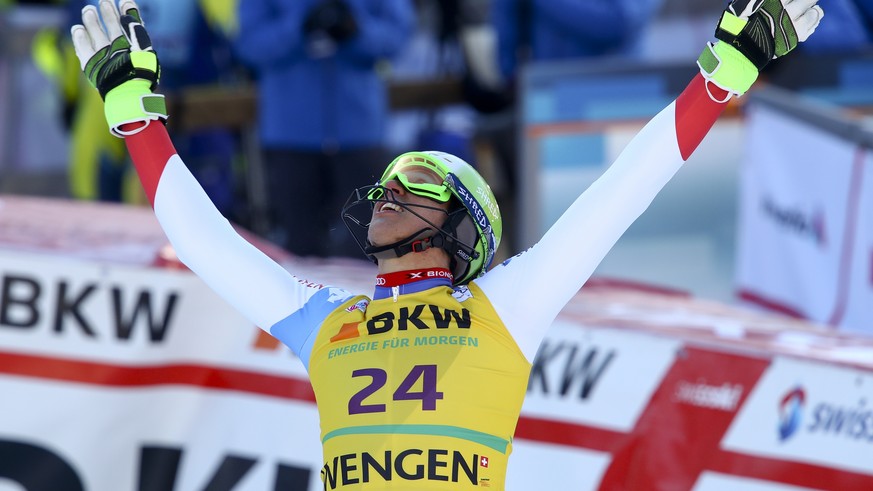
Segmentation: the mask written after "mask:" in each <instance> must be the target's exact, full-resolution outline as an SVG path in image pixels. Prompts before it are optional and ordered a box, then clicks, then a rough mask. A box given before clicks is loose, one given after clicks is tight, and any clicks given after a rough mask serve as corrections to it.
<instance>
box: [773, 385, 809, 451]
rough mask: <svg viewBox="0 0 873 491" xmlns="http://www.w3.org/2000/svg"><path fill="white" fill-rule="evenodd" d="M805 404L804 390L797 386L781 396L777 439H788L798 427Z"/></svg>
mask: <svg viewBox="0 0 873 491" xmlns="http://www.w3.org/2000/svg"><path fill="white" fill-rule="evenodd" d="M805 405H806V391H804V390H803V387H800V386H797V387H795V388H793V389H791V390H790V391H788V393H786V394H785V395H784V396H783V397H782V401H781V402H780V403H779V440H780V441H783V442H784V441H785V440H787V439H789V438H790V437H791V436H792V435H794V433H796V432H797V429H798V428H800V423H801V420H802V419H803V408H804V406H805Z"/></svg>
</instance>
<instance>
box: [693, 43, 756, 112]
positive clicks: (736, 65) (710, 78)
mask: <svg viewBox="0 0 873 491" xmlns="http://www.w3.org/2000/svg"><path fill="white" fill-rule="evenodd" d="M697 66H699V67H700V73H701V74H702V75H703V78H705V79H706V81H707V82H710V83H712V84H715V85H716V86H718V87H720V88H722V89H724V90H726V91H728V92H730V93H731V94H734V95H736V96H741V95H743V94H744V93H746V91H747V90H749V87H751V86H752V84H753V83H755V80H757V78H758V68H757V67H756V66H755V65H754V63H752V62H751V61H749V59H748V58H746V56H745V55H743V54H742V53H740V52H739V51H738V50H737V49H736V48H734V47H733V46H731V45H730V44H727V43H725V42H721V41H719V42H718V43H716V44H712V43H706V49H704V50H703V52H702V53H700V57H698V58H697ZM718 102H724V101H718Z"/></svg>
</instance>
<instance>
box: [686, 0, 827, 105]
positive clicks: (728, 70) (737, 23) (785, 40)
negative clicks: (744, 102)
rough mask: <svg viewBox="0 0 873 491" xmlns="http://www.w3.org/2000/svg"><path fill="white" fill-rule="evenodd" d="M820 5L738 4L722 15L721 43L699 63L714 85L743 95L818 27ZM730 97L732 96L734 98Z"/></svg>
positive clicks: (808, 0)
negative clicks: (769, 65)
mask: <svg viewBox="0 0 873 491" xmlns="http://www.w3.org/2000/svg"><path fill="white" fill-rule="evenodd" d="M817 2H818V0H734V1H732V2H731V3H730V4H729V5H728V7H727V8H726V9H725V10H724V12H723V13H722V16H721V19H720V20H719V23H718V26H717V27H716V30H715V37H716V39H718V42H716V43H715V44H713V43H707V46H706V49H704V50H703V53H701V54H700V57H699V58H698V59H697V65H698V66H699V67H700V72H701V73H702V74H703V76H704V78H706V80H707V81H708V82H711V83H713V84H715V85H716V86H718V87H721V88H722V89H724V90H726V91H728V92H729V94H735V95H738V96H739V95H742V94H743V93H745V92H746V91H747V90H749V87H751V86H752V83H754V82H755V79H757V77H758V73H759V72H760V71H761V70H762V69H763V68H764V67H765V66H766V65H767V63H769V62H770V60H773V59H775V58H778V57H780V56H784V55H786V54H787V53H788V52H790V51H791V50H793V49H794V48H796V47H797V44H798V43H801V42H803V41H806V39H807V38H809V36H810V35H811V34H812V33H813V32H814V31H815V28H816V27H818V23H819V21H821V18H822V17H823V16H824V12H823V11H822V9H821V7H819V6H818V5H816V3H817ZM728 97H730V95H729V96H728Z"/></svg>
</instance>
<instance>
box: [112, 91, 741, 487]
mask: <svg viewBox="0 0 873 491" xmlns="http://www.w3.org/2000/svg"><path fill="white" fill-rule="evenodd" d="M706 85H707V83H706V82H705V81H704V79H703V77H702V76H701V75H699V74H698V75H697V76H696V77H694V79H693V80H692V81H691V83H690V84H689V85H688V86H687V87H686V89H685V90H684V91H683V92H682V94H681V95H680V96H679V97H678V98H677V99H676V100H675V101H674V102H672V103H671V104H670V105H669V106H667V107H666V108H665V109H663V110H662V111H661V112H660V113H658V114H657V115H656V116H655V117H654V118H653V119H652V120H651V121H650V122H649V123H648V124H647V125H646V126H645V127H644V128H643V129H642V130H641V131H640V132H639V134H638V135H636V137H635V138H634V139H633V140H632V141H631V142H630V143H629V144H628V146H627V147H626V148H625V149H624V151H623V152H622V153H621V155H620V156H619V157H618V159H617V160H616V161H615V162H614V163H613V164H612V165H611V166H610V167H609V169H607V170H606V171H605V172H604V173H603V175H602V176H601V177H600V178H599V179H598V180H597V181H596V182H594V183H593V184H592V185H591V186H590V187H589V188H588V189H587V190H586V191H585V192H584V193H582V194H581V195H580V196H579V198H577V199H576V201H575V202H574V203H573V204H572V205H571V206H570V207H569V209H568V210H567V211H566V212H565V213H564V214H563V216H561V217H560V218H559V219H558V221H557V222H556V223H555V224H554V225H553V226H552V227H551V228H550V229H549V230H548V231H547V232H546V233H545V235H544V236H543V237H542V239H541V240H540V241H539V242H538V243H537V244H536V245H534V246H533V247H531V248H530V249H528V250H527V251H524V252H522V253H521V254H519V255H517V256H516V257H514V258H511V259H509V260H507V261H505V262H504V263H503V264H501V265H499V266H496V267H494V268H493V269H491V270H490V271H488V272H487V273H486V274H484V275H483V276H481V277H479V278H477V279H475V280H473V281H472V282H470V283H469V284H468V285H465V286H454V287H453V286H452V283H451V280H450V278H449V277H448V272H447V271H446V270H442V269H431V270H423V271H414V272H401V273H392V274H389V275H384V276H379V277H378V278H377V285H376V288H375V294H374V295H373V296H372V297H368V296H366V295H363V294H360V293H358V292H350V291H346V290H344V289H342V288H336V287H331V286H323V285H320V284H317V283H315V282H311V281H307V280H305V279H301V278H297V277H295V276H293V275H292V274H290V273H289V272H288V271H287V270H285V269H284V268H283V267H281V266H280V265H278V264H276V263H275V262H273V261H272V260H271V259H269V258H268V257H267V256H265V255H264V254H263V253H261V252H260V251H259V250H258V249H256V248H255V247H254V246H252V245H251V244H249V243H248V242H246V241H245V240H244V239H243V238H242V237H241V236H240V235H238V234H237V233H236V232H235V231H234V229H233V228H232V227H231V225H230V223H229V222H228V221H227V220H226V219H225V218H224V217H223V216H222V215H221V214H220V213H219V212H218V211H217V210H216V209H215V207H214V206H213V205H212V203H211V202H210V201H209V199H208V197H207V195H206V193H204V192H203V190H202V189H201V188H200V187H199V185H198V184H197V182H196V181H195V179H194V178H193V177H192V175H191V174H190V172H189V171H188V170H187V169H186V167H185V164H184V163H183V161H182V159H181V158H180V157H179V156H178V155H177V154H176V151H175V149H174V147H173V144H172V142H171V141H170V139H169V137H168V136H167V132H166V130H165V128H164V126H163V125H160V124H150V125H149V126H148V127H147V128H145V129H144V130H143V131H141V132H139V133H137V134H135V135H132V136H128V137H126V139H125V141H126V143H127V146H128V149H129V151H130V154H131V156H132V158H133V161H134V163H135V165H136V167H137V170H138V172H139V174H140V178H141V180H142V183H143V185H144V188H145V190H146V193H147V195H148V196H149V198H150V200H151V201H152V204H153V206H154V210H155V214H156V215H157V218H158V221H159V222H160V224H161V226H162V227H163V229H164V231H165V232H166V235H167V237H168V238H169V240H170V242H171V243H172V245H173V246H174V248H175V249H176V252H177V254H178V257H179V259H180V260H181V261H182V262H183V263H184V264H185V265H187V266H188V267H189V268H190V269H191V270H192V271H193V272H194V273H195V274H197V275H198V276H200V277H201V278H202V279H203V280H204V281H205V282H206V283H207V284H208V285H209V286H210V287H211V288H212V289H214V290H215V291H216V292H217V293H218V294H219V295H220V296H221V297H222V298H224V299H225V300H226V301H227V302H229V303H230V304H231V305H233V306H234V307H235V308H236V309H238V310H239V311H240V312H241V313H242V314H243V315H244V316H245V317H246V318H247V319H249V320H250V321H251V322H253V323H254V324H255V325H257V326H260V327H261V328H262V329H263V330H265V331H267V332H268V333H270V334H271V335H272V336H274V337H276V338H277V339H279V340H281V341H282V342H283V343H284V344H286V345H287V346H288V347H290V348H291V349H292V350H293V351H294V353H295V354H296V355H297V356H298V357H299V358H300V360H302V362H303V364H304V365H305V366H306V368H307V370H308V373H309V376H310V380H311V383H312V387H313V389H314V392H315V396H316V400H317V405H318V410H319V417H320V424H321V437H322V444H323V459H324V467H323V468H322V471H321V474H322V479H323V481H324V488H325V489H327V490H368V491H372V490H400V489H403V490H409V489H415V490H473V489H480V488H483V487H488V488H489V489H494V490H501V489H504V488H505V477H506V468H507V463H508V458H509V455H510V453H511V451H512V436H513V433H514V431H515V426H516V423H517V421H518V417H519V413H520V411H521V406H522V401H523V399H524V395H525V391H526V388H527V381H528V375H529V371H530V367H531V362H532V360H533V357H534V354H535V353H536V351H537V347H538V346H539V344H540V342H541V340H542V339H543V337H544V335H545V333H546V330H547V329H548V328H549V326H550V324H551V323H552V321H553V319H554V318H555V317H556V316H557V315H558V313H559V311H560V310H561V309H562V308H563V307H564V306H565V304H566V303H567V302H568V301H569V300H570V299H571V298H572V297H573V296H574V295H575V294H576V293H577V292H578V290H579V289H580V288H581V287H582V285H583V284H584V283H585V282H586V280H587V279H588V278H589V276H591V274H592V273H593V271H594V270H595V268H596V267H597V265H598V264H599V263H600V261H601V260H602V259H603V257H604V256H605V255H606V254H607V252H609V250H610V248H611V247H612V246H613V245H614V244H615V242H616V241H617V240H618V239H619V237H620V236H621V235H622V234H623V233H624V231H625V230H626V229H627V228H628V227H629V226H630V225H631V224H632V223H633V221H634V220H636V218H637V217H639V216H640V215H641V214H642V213H643V211H645V210H646V208H647V207H648V206H649V204H650V203H651V201H652V200H653V199H654V197H655V195H656V194H657V193H658V192H659V191H660V190H661V189H662V187H663V186H664V185H665V184H666V183H667V182H668V181H669V180H670V179H671V178H672V176H673V175H674V174H675V173H676V172H677V171H678V170H679V168H680V167H681V166H682V164H683V163H684V162H685V160H686V159H687V158H688V157H689V155H690V154H691V153H692V152H693V151H694V149H695V148H696V147H697V145H698V144H699V143H700V141H701V140H702V139H703V137H704V135H705V134H706V133H707V132H708V131H709V129H710V128H711V126H712V125H713V124H714V122H715V120H716V119H717V118H718V116H719V114H720V113H721V112H722V111H723V109H724V107H725V105H726V104H725V103H722V102H716V101H718V100H726V99H728V97H725V96H726V95H727V94H726V92H724V91H722V90H721V89H719V88H717V87H714V86H710V87H709V88H708V89H709V92H711V93H712V94H713V95H712V96H710V95H708V91H707V87H706ZM301 212H302V213H305V212H306V210H301Z"/></svg>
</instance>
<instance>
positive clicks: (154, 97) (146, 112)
mask: <svg viewBox="0 0 873 491" xmlns="http://www.w3.org/2000/svg"><path fill="white" fill-rule="evenodd" d="M151 85H152V84H151V82H150V81H148V80H142V79H137V80H130V81H128V82H125V83H123V84H121V85H119V86H118V87H116V88H114V89H112V90H110V91H109V93H107V94H106V101H105V104H104V106H103V109H104V113H105V115H106V122H107V123H108V124H109V129H110V130H111V131H112V134H113V135H115V136H117V137H119V138H123V137H125V136H130V135H134V134H136V133H139V132H140V131H142V130H144V129H145V127H146V126H148V125H149V123H151V122H152V121H155V120H160V121H162V122H166V120H167V118H168V117H169V116H168V115H167V104H166V101H165V100H164V96H163V95H162V94H153V93H152V91H151ZM137 122H142V123H145V124H144V125H142V126H140V127H138V128H136V129H135V130H133V131H124V130H122V129H121V126H123V125H125V124H128V123H137Z"/></svg>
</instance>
